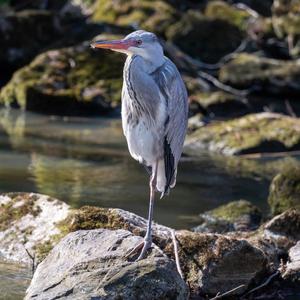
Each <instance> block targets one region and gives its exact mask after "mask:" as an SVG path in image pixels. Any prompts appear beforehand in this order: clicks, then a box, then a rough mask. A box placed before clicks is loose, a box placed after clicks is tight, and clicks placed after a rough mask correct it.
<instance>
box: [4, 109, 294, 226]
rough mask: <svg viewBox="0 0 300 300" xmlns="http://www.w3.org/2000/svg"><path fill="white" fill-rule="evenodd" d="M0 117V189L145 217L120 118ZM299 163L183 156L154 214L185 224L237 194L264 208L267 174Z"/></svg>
mask: <svg viewBox="0 0 300 300" xmlns="http://www.w3.org/2000/svg"><path fill="white" fill-rule="evenodd" d="M0 116H1V118H0V120H1V121H0V145H1V150H0V192H8V191H30V192H39V193H43V194H48V195H51V196H54V197H57V198H59V199H62V200H64V201H66V202H68V203H69V204H71V205H72V206H73V207H79V206H82V205H86V204H90V205H99V206H105V207H120V208H123V209H128V210H131V211H133V212H136V213H138V214H141V215H143V216H146V212H147V206H148V176H147V174H146V172H145V171H144V169H143V168H142V167H141V166H140V165H138V164H137V163H136V162H135V161H133V160H132V159H131V158H130V157H129V154H128V151H127V146H126V144H125V139H124V137H123V134H122V130H121V123H120V120H119V119H103V118H102V119H84V118H59V117H47V116H42V115H38V114H33V113H23V112H20V111H15V110H10V111H8V110H2V111H1V110H0ZM298 163H299V161H298V160H297V159H296V158H284V159H280V160H274V159H273V160H266V159H261V160H254V159H245V158H241V157H223V156H220V155H212V154H207V153H206V154H205V153H203V155H202V156H201V157H200V158H197V159H190V158H184V159H183V160H182V162H181V163H180V166H179V176H178V183H177V186H176V189H175V190H173V191H172V193H171V196H170V197H167V198H165V199H164V200H162V201H157V203H156V207H157V209H156V210H155V219H156V220H157V221H158V222H160V223H162V224H165V225H169V226H174V227H176V228H188V227H190V226H191V224H190V222H188V221H187V220H188V219H189V218H190V219H193V217H194V216H196V215H197V214H198V213H200V212H203V211H205V210H207V209H211V208H214V207H216V206H217V205H220V204H223V203H226V202H228V201H232V200H236V199H240V198H244V199H247V200H250V201H252V202H254V203H255V204H257V205H258V206H260V207H261V208H262V209H263V210H264V211H266V210H267V202H266V199H267V195H268V187H269V182H270V179H271V178H272V177H273V176H274V175H275V174H276V173H277V172H279V171H280V170H281V169H282V168H283V167H285V166H286V165H291V164H298ZM254 187H255V188H254Z"/></svg>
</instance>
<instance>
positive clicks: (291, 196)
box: [268, 165, 300, 215]
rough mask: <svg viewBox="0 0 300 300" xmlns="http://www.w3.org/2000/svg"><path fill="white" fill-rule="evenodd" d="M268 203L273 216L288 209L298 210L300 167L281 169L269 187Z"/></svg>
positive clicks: (299, 206) (299, 207) (299, 203)
mask: <svg viewBox="0 0 300 300" xmlns="http://www.w3.org/2000/svg"><path fill="white" fill-rule="evenodd" d="M268 202H269V205H270V207H271V211H272V213H273V215H277V214H280V213H282V212H284V211H286V210H287V209H289V208H293V207H296V208H298V209H300V167H299V166H297V165H294V166H290V167H288V168H285V169H283V170H282V171H281V172H280V173H279V174H277V175H276V176H275V177H274V178H273V180H272V182H271V185H270V191H269V197H268Z"/></svg>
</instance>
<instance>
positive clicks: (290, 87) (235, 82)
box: [219, 53, 300, 95]
mask: <svg viewBox="0 0 300 300" xmlns="http://www.w3.org/2000/svg"><path fill="white" fill-rule="evenodd" d="M299 76H300V60H294V61H286V60H277V59H271V58H266V57H260V56H257V55H254V54H247V53H240V54H237V55H236V56H235V58H234V59H232V60H231V61H229V62H228V63H226V64H225V65H223V66H222V67H221V68H220V71H219V79H220V80H221V81H222V82H224V83H226V84H229V85H231V86H235V87H238V88H250V87H253V86H255V89H256V90H259V91H264V92H268V93H270V94H276V95H278V94H286V93H292V92H293V93H297V94H299V93H300V84H299V80H298V79H299Z"/></svg>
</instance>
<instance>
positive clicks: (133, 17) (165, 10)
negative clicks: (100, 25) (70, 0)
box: [91, 0, 179, 36]
mask: <svg viewBox="0 0 300 300" xmlns="http://www.w3.org/2000/svg"><path fill="white" fill-rule="evenodd" d="M93 11H94V12H93V15H92V17H91V18H92V20H93V21H94V22H95V21H101V22H108V23H113V24H117V25H120V26H135V27H138V28H143V29H145V30H149V31H152V32H155V33H157V34H159V35H162V36H164V33H165V31H166V29H167V28H168V27H169V26H170V25H171V24H173V23H174V22H176V20H177V18H178V16H179V12H177V10H176V9H175V8H174V7H172V6H171V5H169V4H168V3H166V2H165V1H157V0H155V1H146V0H143V1H135V0H130V1H126V0H117V1H107V0H105V1H103V0H98V1H96V2H95V4H94V5H93Z"/></svg>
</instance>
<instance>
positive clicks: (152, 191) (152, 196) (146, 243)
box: [137, 162, 158, 260]
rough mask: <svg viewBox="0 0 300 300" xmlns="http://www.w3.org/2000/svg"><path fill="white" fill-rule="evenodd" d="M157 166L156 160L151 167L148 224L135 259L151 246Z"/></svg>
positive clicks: (142, 256) (142, 255) (141, 256)
mask: <svg viewBox="0 0 300 300" xmlns="http://www.w3.org/2000/svg"><path fill="white" fill-rule="evenodd" d="M157 167H158V162H156V163H155V166H154V168H153V173H152V176H151V179H150V184H149V185H150V203H149V212H148V224H147V231H146V235H145V238H144V246H143V249H142V251H141V253H140V255H139V257H138V258H137V260H140V259H143V258H144V257H145V254H146V252H147V250H148V249H149V248H150V247H151V244H152V234H151V231H152V230H151V229H152V219H153V207H154V199H155V189H156V179H157Z"/></svg>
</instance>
